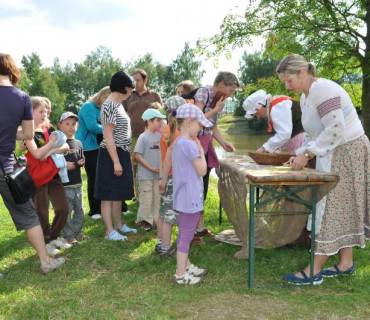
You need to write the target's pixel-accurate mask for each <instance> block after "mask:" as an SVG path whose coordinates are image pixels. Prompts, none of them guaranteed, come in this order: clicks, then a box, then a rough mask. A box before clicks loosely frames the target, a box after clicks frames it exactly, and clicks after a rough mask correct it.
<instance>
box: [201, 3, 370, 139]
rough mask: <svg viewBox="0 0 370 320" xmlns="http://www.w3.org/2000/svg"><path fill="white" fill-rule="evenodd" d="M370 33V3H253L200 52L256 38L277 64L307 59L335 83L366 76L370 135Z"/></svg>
mask: <svg viewBox="0 0 370 320" xmlns="http://www.w3.org/2000/svg"><path fill="white" fill-rule="evenodd" d="M369 31H370V1H369V0H353V1H345V0H316V1H312V0H297V1H290V0H275V1H268V0H261V1H255V0H250V1H249V6H248V8H247V9H246V11H245V12H244V13H243V14H238V13H230V14H229V15H227V16H226V17H225V18H224V21H223V24H222V25H221V31H220V32H219V33H218V34H216V35H215V36H213V37H211V38H209V39H205V41H204V42H201V43H199V47H200V49H202V50H203V53H204V54H206V55H218V54H220V53H221V52H223V51H228V48H229V45H230V44H231V45H232V47H233V48H235V47H241V46H243V45H244V44H249V45H250V44H251V43H252V39H253V37H254V36H262V37H264V38H265V39H266V40H267V41H266V51H267V52H269V53H271V54H273V57H274V58H276V59H281V58H282V57H283V56H284V55H286V54H289V53H292V52H294V53H299V54H302V55H303V56H305V57H306V58H308V59H310V60H312V61H314V62H315V63H316V64H317V66H318V68H319V71H320V74H321V75H322V76H325V77H329V78H332V79H334V80H338V79H340V78H342V77H343V76H344V75H345V74H347V73H350V72H353V73H362V111H363V113H362V114H363V124H364V128H365V131H366V133H367V134H368V135H369V134H370V32H369ZM291 40H293V41H291Z"/></svg>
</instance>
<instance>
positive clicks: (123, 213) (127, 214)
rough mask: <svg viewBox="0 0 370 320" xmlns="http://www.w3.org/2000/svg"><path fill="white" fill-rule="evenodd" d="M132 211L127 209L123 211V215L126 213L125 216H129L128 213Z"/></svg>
mask: <svg viewBox="0 0 370 320" xmlns="http://www.w3.org/2000/svg"><path fill="white" fill-rule="evenodd" d="M130 213H131V211H130V210H127V211H122V214H123V215H125V216H127V215H128V214H130Z"/></svg>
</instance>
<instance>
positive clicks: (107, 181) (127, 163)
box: [94, 148, 134, 201]
mask: <svg viewBox="0 0 370 320" xmlns="http://www.w3.org/2000/svg"><path fill="white" fill-rule="evenodd" d="M116 150H117V155H118V158H119V161H120V163H121V166H122V170H123V173H122V175H121V176H120V177H117V176H115V175H114V165H113V161H112V159H111V157H110V155H109V152H108V149H106V148H100V149H99V154H98V163H97V168H96V178H95V192H94V197H95V198H96V199H98V200H102V201H123V200H131V199H132V198H133V197H134V188H133V177H132V166H131V159H130V153H129V152H127V151H124V150H123V149H122V148H116Z"/></svg>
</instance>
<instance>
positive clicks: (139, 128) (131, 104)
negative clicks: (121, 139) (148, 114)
mask: <svg viewBox="0 0 370 320" xmlns="http://www.w3.org/2000/svg"><path fill="white" fill-rule="evenodd" d="M153 102H159V103H160V104H161V105H163V102H162V99H161V96H160V95H159V94H158V93H157V92H155V91H151V90H148V91H147V92H144V93H143V94H142V95H139V93H138V92H137V91H135V90H134V91H132V94H131V96H129V97H128V99H127V100H126V101H124V102H123V106H124V108H125V110H126V112H127V114H128V116H129V117H130V120H131V131H132V134H133V135H140V134H142V133H143V132H144V130H145V124H144V122H143V120H142V119H141V116H142V114H143V113H144V111H145V110H147V109H148V108H149V106H150V104H151V103H153Z"/></svg>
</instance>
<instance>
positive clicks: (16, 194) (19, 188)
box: [0, 154, 36, 204]
mask: <svg viewBox="0 0 370 320" xmlns="http://www.w3.org/2000/svg"><path fill="white" fill-rule="evenodd" d="M14 157H15V160H16V161H17V168H16V169H15V170H14V171H13V172H11V173H8V174H6V173H5V170H4V167H3V164H2V162H1V160H0V165H1V169H2V170H3V173H4V177H5V181H6V183H7V185H8V187H9V190H10V193H11V194H12V196H13V199H14V202H15V203H16V204H23V203H26V202H27V201H28V200H29V199H30V198H31V197H32V196H33V195H34V194H35V193H36V185H35V182H34V181H33V179H32V177H31V175H30V173H29V172H28V171H27V168H26V167H25V166H20V165H19V162H18V159H17V157H16V155H15V154H14Z"/></svg>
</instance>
